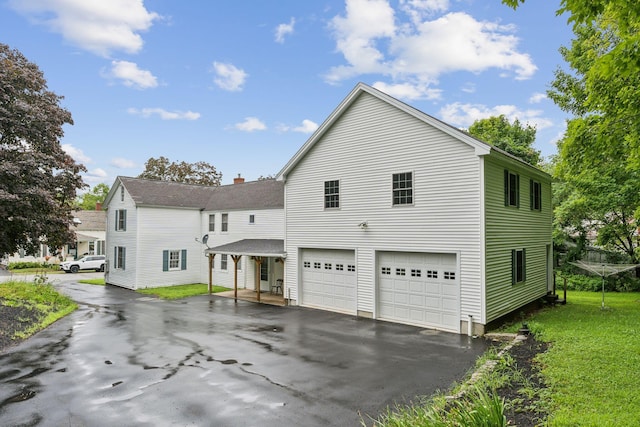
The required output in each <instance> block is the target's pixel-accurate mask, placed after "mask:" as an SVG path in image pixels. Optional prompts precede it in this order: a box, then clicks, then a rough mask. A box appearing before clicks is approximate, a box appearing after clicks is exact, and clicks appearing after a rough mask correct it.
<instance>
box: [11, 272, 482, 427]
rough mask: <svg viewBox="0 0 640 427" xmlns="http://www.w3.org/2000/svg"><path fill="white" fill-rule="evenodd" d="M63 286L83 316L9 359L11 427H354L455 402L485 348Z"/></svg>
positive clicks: (209, 300)
mask: <svg viewBox="0 0 640 427" xmlns="http://www.w3.org/2000/svg"><path fill="white" fill-rule="evenodd" d="M57 286H58V287H59V289H61V290H62V291H63V292H65V293H67V294H68V295H70V296H71V297H72V298H74V299H75V300H76V301H77V302H78V303H79V304H80V309H79V310H78V311H76V312H75V313H73V314H72V315H70V316H67V317H66V318H65V319H61V320H60V321H58V322H56V323H55V324H53V325H52V326H50V327H49V328H47V329H46V330H44V331H41V332H40V333H38V334H36V335H35V336H33V337H32V338H30V339H29V340H27V341H25V342H23V343H22V344H20V345H19V346H17V347H14V348H12V349H10V351H8V352H7V353H5V354H2V355H0V419H1V420H2V424H3V425H36V424H37V425H39V426H59V425H74V426H75V425H91V426H103V425H104V426H113V425H136V426H164V425H178V426H181V425H215V426H327V425H333V426H357V425H359V422H360V416H361V415H360V414H362V416H363V417H364V418H365V420H368V416H369V415H371V416H373V417H375V416H377V414H379V413H380V412H381V411H384V410H385V408H386V407H387V406H388V405H393V404H394V402H408V401H410V400H413V399H415V397H416V396H418V395H430V394H432V393H433V392H435V391H437V390H439V389H440V390H444V389H446V388H448V387H449V386H450V385H451V384H452V383H453V382H454V381H458V380H460V379H462V377H463V376H464V375H465V373H466V372H467V371H468V370H469V369H470V368H471V367H472V366H473V364H474V361H475V359H476V358H477V357H478V356H479V355H480V354H482V352H483V351H484V350H486V348H487V343H486V342H485V341H484V340H483V339H475V340H474V339H471V338H468V337H466V336H460V335H456V334H448V333H443V332H436V331H430V330H424V329H420V328H416V327H411V326H404V325H398V324H393V323H387V322H380V321H375V320H369V319H361V318H355V317H351V316H346V315H341V314H336V313H331V312H325V311H320V310H311V309H305V308H300V307H274V306H267V305H259V304H254V303H248V302H238V303H235V302H234V301H233V300H230V299H226V298H220V297H216V296H215V295H214V296H208V295H207V296H199V297H192V298H188V299H186V300H182V301H163V300H159V299H155V298H151V297H148V296H143V295H141V294H137V293H135V292H132V291H128V290H125V289H120V288H116V287H112V286H106V287H103V286H91V285H79V284H77V283H61V284H58V285H57Z"/></svg>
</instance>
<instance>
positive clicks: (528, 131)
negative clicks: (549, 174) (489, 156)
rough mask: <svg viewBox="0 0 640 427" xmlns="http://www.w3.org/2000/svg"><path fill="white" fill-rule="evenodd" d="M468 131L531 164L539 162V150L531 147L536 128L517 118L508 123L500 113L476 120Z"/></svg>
mask: <svg viewBox="0 0 640 427" xmlns="http://www.w3.org/2000/svg"><path fill="white" fill-rule="evenodd" d="M468 132H469V133H470V134H471V135H473V136H475V137H476V138H479V139H481V140H483V141H485V142H488V143H489V144H491V145H494V146H496V147H498V148H500V149H502V150H504V151H506V152H507V153H510V154H513V155H514V156H516V157H518V158H520V159H522V160H524V161H525V162H527V163H529V164H531V165H538V164H539V163H540V151H538V150H536V149H534V148H533V143H534V142H535V140H536V128H535V127H533V126H529V125H526V126H523V125H522V124H521V123H520V121H519V120H518V119H516V120H515V121H514V122H513V123H509V119H507V118H506V117H505V116H504V115H500V116H494V117H489V118H486V119H480V120H476V121H475V122H473V124H472V125H471V126H470V127H469V130H468Z"/></svg>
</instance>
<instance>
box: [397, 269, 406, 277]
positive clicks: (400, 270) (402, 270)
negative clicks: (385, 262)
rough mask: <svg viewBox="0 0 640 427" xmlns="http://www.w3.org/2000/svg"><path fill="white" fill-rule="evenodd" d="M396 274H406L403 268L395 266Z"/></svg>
mask: <svg viewBox="0 0 640 427" xmlns="http://www.w3.org/2000/svg"><path fill="white" fill-rule="evenodd" d="M396 276H406V272H405V269H404V268H396Z"/></svg>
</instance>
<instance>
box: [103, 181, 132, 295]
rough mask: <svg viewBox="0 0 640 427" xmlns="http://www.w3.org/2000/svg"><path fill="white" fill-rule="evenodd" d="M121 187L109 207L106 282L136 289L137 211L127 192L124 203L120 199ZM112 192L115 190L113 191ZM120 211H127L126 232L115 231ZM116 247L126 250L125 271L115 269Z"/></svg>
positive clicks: (116, 191)
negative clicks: (117, 212) (117, 213)
mask: <svg viewBox="0 0 640 427" xmlns="http://www.w3.org/2000/svg"><path fill="white" fill-rule="evenodd" d="M120 185H121V184H119V185H118V187H116V188H115V193H114V194H115V195H116V196H115V197H113V198H112V199H111V201H110V203H109V205H108V207H107V208H108V209H107V232H106V256H107V262H108V266H107V269H108V273H107V274H106V276H105V281H106V282H107V283H109V284H112V285H117V286H122V287H124V288H129V289H136V274H137V269H136V262H135V256H136V252H137V234H138V220H137V209H136V205H135V203H134V201H133V199H132V198H131V196H130V195H129V193H127V192H126V191H125V193H124V201H122V200H121V199H120ZM111 191H114V190H113V189H112V190H111ZM120 209H126V210H127V223H126V231H115V226H116V211H117V210H120ZM116 246H121V247H124V248H125V249H126V251H125V255H126V258H125V269H124V270H121V269H116V268H114V262H115V259H114V248H115V247H116Z"/></svg>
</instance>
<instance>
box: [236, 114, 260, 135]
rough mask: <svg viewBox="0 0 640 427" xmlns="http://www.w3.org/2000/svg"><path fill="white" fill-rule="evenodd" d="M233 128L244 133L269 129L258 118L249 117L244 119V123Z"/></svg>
mask: <svg viewBox="0 0 640 427" xmlns="http://www.w3.org/2000/svg"><path fill="white" fill-rule="evenodd" d="M233 127H234V128H236V129H238V130H241V131H243V132H254V131H256V130H266V129H267V125H265V124H264V123H263V122H262V121H261V120H260V119H258V118H257V117H247V118H245V119H244V122H240V123H236V124H235V125H234V126H233Z"/></svg>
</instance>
